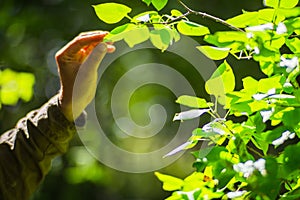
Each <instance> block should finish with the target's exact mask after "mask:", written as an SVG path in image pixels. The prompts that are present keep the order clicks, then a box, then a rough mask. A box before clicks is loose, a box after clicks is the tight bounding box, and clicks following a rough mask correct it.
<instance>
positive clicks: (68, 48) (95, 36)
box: [57, 31, 108, 55]
mask: <svg viewBox="0 0 300 200" xmlns="http://www.w3.org/2000/svg"><path fill="white" fill-rule="evenodd" d="M107 34H108V32H106V31H89V32H83V33H81V34H79V35H78V36H77V37H75V38H74V39H73V40H72V41H70V42H69V43H68V44H67V45H65V46H64V47H63V48H62V49H61V50H59V52H58V53H57V55H61V54H63V53H64V52H67V53H68V54H71V55H72V54H76V53H77V52H78V51H80V50H81V49H82V48H84V47H85V46H87V45H93V46H96V45H97V44H99V43H100V42H102V41H103V38H104V37H105V36H106V35H107Z"/></svg>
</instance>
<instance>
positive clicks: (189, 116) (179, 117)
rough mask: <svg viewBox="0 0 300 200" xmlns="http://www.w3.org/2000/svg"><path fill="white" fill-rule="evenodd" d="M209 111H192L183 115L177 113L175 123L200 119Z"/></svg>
mask: <svg viewBox="0 0 300 200" xmlns="http://www.w3.org/2000/svg"><path fill="white" fill-rule="evenodd" d="M208 111H209V109H192V110H188V111H184V112H181V113H176V114H175V116H174V118H173V121H175V120H180V121H183V120H188V119H194V118H197V117H200V116H201V115H202V114H204V113H206V112H208Z"/></svg>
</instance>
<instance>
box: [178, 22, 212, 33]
mask: <svg viewBox="0 0 300 200" xmlns="http://www.w3.org/2000/svg"><path fill="white" fill-rule="evenodd" d="M177 30H178V31H179V32H180V33H181V34H183V35H188V36H203V35H207V34H209V33H210V32H209V29H208V28H207V27H206V26H202V25H200V24H196V23H194V22H190V21H186V20H181V21H180V22H179V23H178V24H177Z"/></svg>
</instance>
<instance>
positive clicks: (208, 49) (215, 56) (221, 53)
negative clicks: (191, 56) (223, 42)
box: [196, 46, 230, 60]
mask: <svg viewBox="0 0 300 200" xmlns="http://www.w3.org/2000/svg"><path fill="white" fill-rule="evenodd" d="M196 48H197V49H198V50H199V51H201V52H202V53H203V54H204V55H206V56H207V57H208V58H210V59H212V60H221V59H224V58H226V57H227V56H228V54H229V52H230V48H220V47H213V46H197V47H196Z"/></svg>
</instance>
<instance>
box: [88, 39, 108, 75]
mask: <svg viewBox="0 0 300 200" xmlns="http://www.w3.org/2000/svg"><path fill="white" fill-rule="evenodd" d="M109 48H110V50H109ZM109 48H108V45H106V44H105V43H100V44H98V45H97V46H96V47H95V48H94V49H93V51H92V52H91V53H90V55H89V56H88V57H87V59H86V60H85V61H84V63H83V64H82V65H84V66H82V68H85V70H92V71H94V70H97V69H98V66H99V64H100V62H101V61H102V60H103V58H104V56H105V54H106V53H107V52H109V51H113V48H114V47H113V46H112V47H109Z"/></svg>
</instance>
